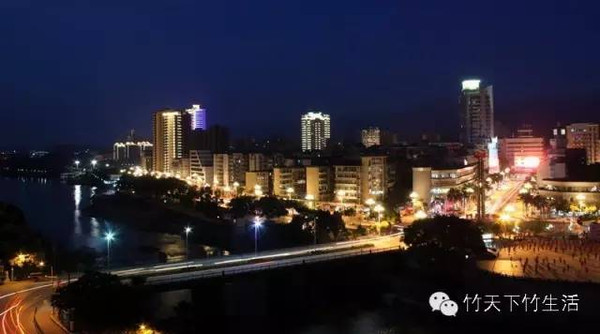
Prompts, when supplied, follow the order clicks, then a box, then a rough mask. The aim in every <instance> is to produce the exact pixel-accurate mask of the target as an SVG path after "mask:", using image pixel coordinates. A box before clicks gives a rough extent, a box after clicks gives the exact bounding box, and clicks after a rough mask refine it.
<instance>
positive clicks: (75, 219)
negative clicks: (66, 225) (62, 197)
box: [73, 185, 81, 235]
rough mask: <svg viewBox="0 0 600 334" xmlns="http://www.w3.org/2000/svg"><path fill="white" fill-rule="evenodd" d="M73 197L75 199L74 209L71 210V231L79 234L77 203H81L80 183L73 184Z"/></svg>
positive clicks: (79, 221)
mask: <svg viewBox="0 0 600 334" xmlns="http://www.w3.org/2000/svg"><path fill="white" fill-rule="evenodd" d="M73 199H74V201H75V210H73V222H74V223H75V224H74V227H75V229H74V231H73V233H75V234H76V235H80V234H81V220H80V217H81V211H80V210H79V204H80V203H81V186H80V185H75V186H74V187H73Z"/></svg>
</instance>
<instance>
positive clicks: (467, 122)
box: [460, 79, 494, 148]
mask: <svg viewBox="0 0 600 334" xmlns="http://www.w3.org/2000/svg"><path fill="white" fill-rule="evenodd" d="M480 84H481V80H477V79H475V80H464V81H463V82H462V91H461V94H460V140H461V142H462V143H463V144H472V145H477V146H480V147H482V148H483V147H485V145H486V144H487V143H489V142H490V140H491V138H492V137H494V94H493V89H492V86H487V87H485V88H482V87H480Z"/></svg>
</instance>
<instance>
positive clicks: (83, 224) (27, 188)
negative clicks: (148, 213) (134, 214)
mask: <svg viewBox="0 0 600 334" xmlns="http://www.w3.org/2000/svg"><path fill="white" fill-rule="evenodd" d="M94 192H95V189H93V188H90V187H87V186H79V185H67V184H64V183H62V182H60V181H59V180H54V179H43V178H37V179H33V178H23V179H11V178H2V177H0V201H1V202H7V203H11V204H14V205H16V206H18V207H19V208H20V209H21V210H22V211H23V212H24V214H25V218H26V219H27V223H28V224H29V225H30V226H31V227H32V228H33V229H34V230H36V231H38V232H39V233H40V234H41V235H42V236H43V237H44V238H45V239H47V240H49V241H51V242H53V243H56V244H57V245H60V246H63V247H66V248H70V249H77V248H80V247H90V248H93V249H95V250H96V251H97V252H98V253H99V254H101V255H103V254H105V252H106V241H105V240H104V239H103V236H104V233H105V232H106V231H107V230H109V229H110V230H113V231H115V232H116V234H117V235H116V240H115V241H113V243H112V244H111V262H112V263H113V264H114V265H122V266H123V265H133V264H140V263H151V262H156V261H157V259H158V257H157V252H158V251H161V252H164V253H166V254H167V255H169V256H171V259H177V258H178V257H181V256H182V255H183V254H184V251H185V243H184V240H183V239H182V237H181V236H179V235H170V234H162V233H148V232H141V231H134V230H132V229H131V228H129V227H127V226H124V225H119V224H115V223H113V222H111V221H107V220H103V219H96V218H94V217H86V216H83V215H82V213H81V210H82V209H83V208H85V207H86V206H87V205H89V203H90V198H91V197H92V196H93V195H94Z"/></svg>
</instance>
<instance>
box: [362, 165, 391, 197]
mask: <svg viewBox="0 0 600 334" xmlns="http://www.w3.org/2000/svg"><path fill="white" fill-rule="evenodd" d="M390 170H391V168H389V166H388V157H386V156H364V157H361V170H360V171H361V176H360V179H361V187H360V189H361V196H360V199H361V203H363V202H364V201H366V200H367V199H368V198H373V199H375V200H378V201H381V200H383V199H384V198H385V197H386V196H387V194H388V191H389V189H390V188H391V187H392V186H393V182H392V180H391V178H390V177H389V173H390Z"/></svg>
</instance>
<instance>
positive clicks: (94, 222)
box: [90, 217, 100, 238]
mask: <svg viewBox="0 0 600 334" xmlns="http://www.w3.org/2000/svg"><path fill="white" fill-rule="evenodd" d="M90 225H91V230H90V236H91V237H92V238H99V237H100V223H99V222H98V219H96V217H90Z"/></svg>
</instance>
